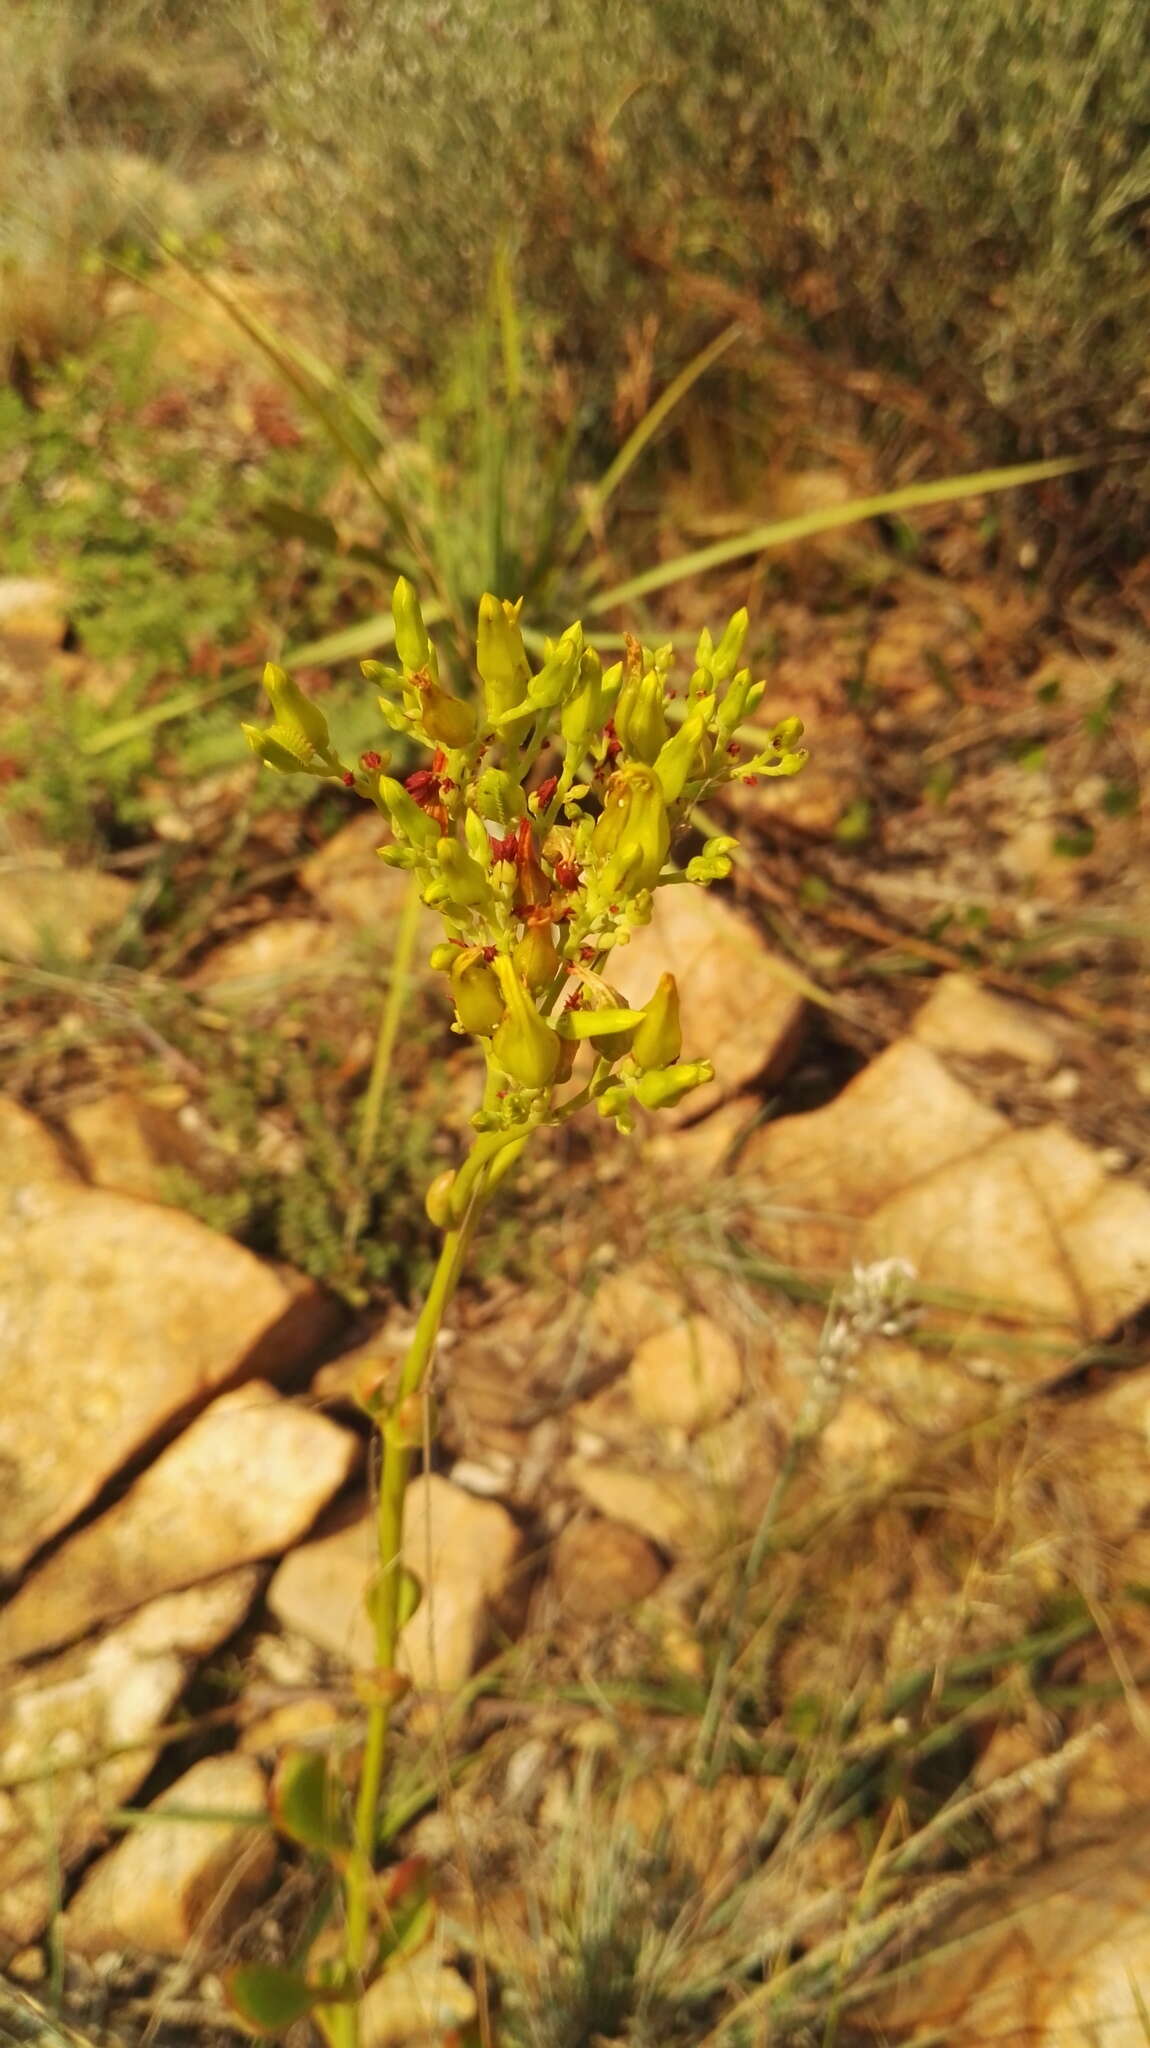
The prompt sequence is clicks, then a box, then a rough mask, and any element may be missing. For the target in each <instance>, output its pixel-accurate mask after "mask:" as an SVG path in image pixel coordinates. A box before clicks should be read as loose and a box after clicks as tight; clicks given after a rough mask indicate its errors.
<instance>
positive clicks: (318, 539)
mask: <svg viewBox="0 0 1150 2048" xmlns="http://www.w3.org/2000/svg"><path fill="white" fill-rule="evenodd" d="M256 518H257V519H258V520H259V522H260V525H261V526H266V527H267V528H268V530H269V532H271V533H278V534H280V535H281V536H282V537H283V538H284V539H285V540H306V542H307V544H308V546H309V547H312V548H322V550H323V551H324V553H325V554H329V555H338V554H339V553H340V552H341V542H340V536H339V528H338V527H337V526H336V525H335V523H334V522H333V521H332V520H330V519H325V518H324V517H323V515H322V513H319V512H309V511H308V509H307V506H306V505H294V504H292V502H291V501H290V499H288V498H266V499H265V500H264V503H263V504H262V505H259V506H257V507H256Z"/></svg>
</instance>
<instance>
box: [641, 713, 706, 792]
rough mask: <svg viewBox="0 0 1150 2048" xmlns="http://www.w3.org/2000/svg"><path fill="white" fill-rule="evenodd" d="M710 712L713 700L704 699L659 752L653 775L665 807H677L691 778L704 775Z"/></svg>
mask: <svg viewBox="0 0 1150 2048" xmlns="http://www.w3.org/2000/svg"><path fill="white" fill-rule="evenodd" d="M713 708H714V698H713V697H707V698H704V700H703V702H702V703H701V704H699V705H697V706H696V707H695V709H694V710H693V711H692V712H691V713H690V715H689V716H688V717H687V718H685V719H684V720H683V723H682V725H681V726H680V727H679V730H678V732H675V733H672V734H671V737H670V739H669V740H668V741H667V743H666V745H665V746H664V747H661V748H660V750H659V756H658V759H657V760H656V762H655V773H656V775H657V776H658V778H659V787H660V788H661V790H662V792H663V800H664V802H665V803H668V804H677V803H678V801H679V798H680V797H681V796H682V794H683V791H684V789H685V788H686V786H687V784H688V782H690V781H691V779H692V777H695V776H698V775H699V774H700V773H701V772H705V764H704V761H703V758H702V757H703V742H704V740H705V739H706V736H707V724H708V720H709V719H710V715H711V711H712V709H713Z"/></svg>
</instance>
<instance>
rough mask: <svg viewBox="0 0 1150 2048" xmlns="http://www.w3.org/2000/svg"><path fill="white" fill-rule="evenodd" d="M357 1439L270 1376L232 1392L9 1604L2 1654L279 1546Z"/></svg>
mask: <svg viewBox="0 0 1150 2048" xmlns="http://www.w3.org/2000/svg"><path fill="white" fill-rule="evenodd" d="M358 1450H359V1445H358V1440H357V1439H356V1438H355V1437H354V1436H352V1435H351V1433H350V1432H349V1431H348V1430H343V1429H338V1428H337V1427H336V1425H335V1424H334V1423H333V1422H328V1421H326V1420H325V1418H324V1417H323V1416H321V1415H314V1414H311V1413H310V1412H309V1411H308V1410H307V1409H306V1408H299V1407H295V1406H293V1405H292V1404H291V1403H290V1402H288V1401H283V1400H281V1399H280V1398H279V1396H278V1395H277V1394H276V1393H275V1392H274V1391H273V1389H272V1388H271V1387H269V1386H268V1385H266V1383H265V1382H264V1381H262V1380H255V1381H251V1382H249V1383H248V1384H247V1385H245V1386H242V1387H238V1388H237V1389H235V1391H234V1392H232V1393H229V1394H222V1395H221V1396H220V1398H219V1399H218V1400H217V1401H213V1403H212V1404H211V1406H210V1407H209V1408H206V1409H205V1410H204V1413H203V1414H202V1415H201V1416H199V1417H198V1419H197V1420H196V1421H195V1422H193V1423H192V1424H191V1426H190V1428H188V1429H186V1430H185V1431H184V1433H183V1435H182V1436H180V1437H178V1438H177V1439H176V1442H175V1443H174V1444H172V1445H170V1446H169V1448H168V1449H167V1450H166V1451H165V1452H163V1454H162V1455H161V1456H160V1457H159V1458H157V1459H156V1461H155V1463H154V1464H153V1465H151V1466H150V1467H149V1469H148V1470H147V1471H146V1472H145V1473H144V1475H143V1477H142V1478H141V1479H138V1480H137V1481H136V1483H135V1485H134V1486H133V1487H132V1488H131V1490H130V1491H129V1492H128V1493H127V1494H126V1495H125V1496H124V1498H123V1499H122V1500H120V1501H117V1503H116V1505H115V1506H114V1507H113V1508H110V1509H109V1510H108V1512H107V1514H105V1515H101V1516H100V1518H99V1519H98V1520H97V1521H95V1522H92V1523H90V1524H89V1525H88V1527H87V1528H85V1529H82V1530H81V1531H80V1532H79V1534H78V1535H76V1536H73V1537H72V1538H71V1540H70V1541H69V1542H66V1543H65V1544H64V1545H63V1548H62V1549H60V1550H57V1551H56V1552H55V1553H54V1555H53V1556H52V1557H50V1558H49V1559H48V1562H47V1563H46V1564H44V1565H42V1566H41V1568H40V1570H39V1571H37V1572H33V1574H32V1576H31V1578H30V1579H29V1580H28V1581H27V1582H26V1584H25V1585H23V1586H22V1587H21V1589H20V1591H19V1592H18V1593H17V1594H16V1597H15V1599H14V1600H12V1601H10V1602H9V1604H8V1606H7V1608H6V1609H5V1610H4V1611H3V1612H2V1613H0V1663H10V1662H12V1661H13V1660H14V1659H16V1658H21V1657H28V1656H32V1655H34V1654H35V1653H37V1652H38V1651H41V1650H46V1649H51V1648H52V1647H53V1646H54V1645H55V1644H57V1643H62V1642H67V1641H68V1639H69V1638H70V1637H73V1636H78V1635H84V1634H87V1633H88V1632H89V1631H90V1630H91V1629H93V1628H95V1627H96V1626H97V1624H98V1623H100V1622H102V1621H106V1620H107V1619H108V1618H109V1617H111V1616H114V1615H118V1614H123V1613H126V1612H127V1611H129V1610H130V1609H131V1608H133V1607H139V1606H141V1605H142V1604H143V1602H144V1601H145V1600H154V1599H156V1598H158V1596H159V1595H160V1594H161V1593H169V1592H175V1591H176V1590H177V1589H178V1588H179V1587H181V1586H188V1585H195V1584H196V1583H197V1582H198V1581H199V1580H201V1579H209V1578H212V1577H214V1576H215V1575H216V1574H217V1573H218V1572H222V1571H225V1570H227V1569H228V1568H230V1567H231V1566H233V1565H241V1564H249V1563H252V1562H254V1560H255V1559H257V1558H261V1557H270V1556H274V1555H275V1554H276V1553H277V1552H279V1551H282V1550H285V1549H286V1548H287V1546H288V1545H289V1544H290V1543H293V1542H295V1541H296V1539H297V1538H298V1537H300V1536H301V1535H303V1534H304V1533H305V1532H306V1531H307V1530H308V1529H309V1528H310V1527H311V1525H312V1523H313V1522H314V1520H315V1518H316V1516H317V1514H318V1513H319V1511H320V1509H321V1508H322V1507H324V1506H326V1504H327V1502H328V1501H329V1500H330V1498H331V1496H332V1495H333V1494H334V1493H335V1492H336V1491H337V1490H338V1489H339V1487H340V1486H342V1484H343V1482H344V1480H345V1479H346V1478H347V1476H348V1474H349V1472H350V1471H351V1469H352V1466H353V1464H354V1463H355V1461H356V1458H357V1455H358Z"/></svg>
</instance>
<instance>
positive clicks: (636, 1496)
mask: <svg viewBox="0 0 1150 2048" xmlns="http://www.w3.org/2000/svg"><path fill="white" fill-rule="evenodd" d="M563 1477H564V1479H565V1480H566V1481H567V1484H568V1485H569V1486H573V1487H574V1488H575V1491H576V1492H577V1493H580V1494H582V1496H583V1499H584V1500H586V1501H589V1502H590V1504H591V1506H592V1507H593V1508H598V1510H599V1513H600V1514H601V1515H606V1516H607V1517H608V1519H609V1520H611V1521H616V1522H625V1523H626V1524H627V1525H628V1527H629V1528H632V1529H637V1530H638V1532H639V1534H640V1535H641V1536H649V1537H650V1539H651V1541H652V1543H657V1544H658V1546H659V1548H660V1550H666V1551H669V1552H670V1553H671V1554H672V1555H678V1554H681V1553H682V1552H683V1551H684V1550H687V1549H689V1547H690V1545H691V1542H692V1539H695V1538H697V1537H698V1535H699V1533H700V1529H701V1528H705V1527H707V1526H708V1517H707V1513H706V1503H705V1501H704V1498H703V1495H702V1491H701V1489H700V1488H699V1487H698V1486H697V1485H696V1484H695V1483H694V1482H693V1481H691V1480H690V1479H688V1478H686V1477H680V1476H679V1475H677V1474H675V1475H672V1474H670V1473H657V1472H637V1471H635V1470H634V1469H632V1468H631V1467H629V1466H626V1465H616V1464H609V1463H607V1462H603V1463H600V1462H599V1461H598V1460H597V1459H593V1458H568V1460H567V1462H566V1464H565V1466H564V1468H563Z"/></svg>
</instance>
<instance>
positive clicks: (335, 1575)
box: [268, 1473, 522, 1690]
mask: <svg viewBox="0 0 1150 2048" xmlns="http://www.w3.org/2000/svg"><path fill="white" fill-rule="evenodd" d="M521 1548H522V1538H521V1535H520V1532H519V1529H518V1528H517V1526H516V1524H515V1523H514V1522H513V1521H512V1519H511V1516H510V1515H509V1514H508V1513H507V1510H506V1509H505V1508H503V1507H501V1506H500V1505H499V1503H498V1502H497V1501H492V1500H478V1499H476V1497H475V1496H474V1494H470V1493H466V1492H465V1491H464V1489H463V1488H462V1487H460V1486H453V1485H452V1483H451V1481H450V1480H448V1479H443V1478H441V1477H440V1476H439V1474H438V1473H431V1474H430V1475H427V1476H425V1477H422V1478H420V1479H417V1480H416V1481H415V1482H414V1483H413V1484H412V1486H411V1488H410V1490H409V1492H408V1498H407V1510H406V1514H405V1518H404V1540H403V1557H404V1563H405V1565H406V1566H407V1568H408V1570H409V1571H411V1572H414V1574H415V1576H416V1577H417V1578H418V1579H419V1581H420V1584H421V1585H422V1586H423V1588H424V1597H423V1599H422V1601H421V1603H420V1606H419V1608H418V1610H417V1612H416V1613H415V1614H414V1615H413V1616H412V1618H411V1620H410V1621H409V1622H408V1624H407V1627H406V1628H405V1629H404V1631H403V1633H402V1636H401V1637H400V1652H399V1663H400V1667H401V1669H402V1670H404V1671H406V1672H407V1673H408V1674H409V1676H410V1677H411V1679H412V1680H413V1682H414V1683H415V1684H416V1685H417V1686H421V1687H428V1688H432V1689H437V1690H447V1689H448V1688H449V1687H452V1686H457V1685H462V1684H463V1682H464V1680H465V1679H467V1678H469V1677H470V1675H471V1673H472V1671H473V1670H474V1669H475V1667H476V1664H477V1663H478V1662H479V1660H480V1658H481V1657H482V1655H483V1651H484V1648H485V1646H486V1643H487V1639H488V1636H489V1634H490V1630H491V1625H492V1620H493V1617H494V1616H495V1614H496V1613H497V1612H499V1611H500V1610H501V1609H502V1608H503V1607H504V1606H505V1604H508V1603H509V1599H510V1595H511V1590H512V1587H511V1581H512V1575H513V1572H514V1567H515V1565H516V1562H517V1560H518V1557H519V1554H520V1550H521ZM375 1570H376V1564H375V1521H374V1517H373V1516H370V1515H365V1516H364V1517H363V1518H362V1519H361V1520H359V1521H357V1522H353V1523H351V1524H350V1525H349V1526H348V1527H347V1528H344V1529H340V1530H337V1531H336V1533H335V1534H334V1535H331V1536H324V1537H320V1538H319V1539H317V1541H315V1542H314V1543H305V1544H302V1545H301V1546H300V1548H299V1549H298V1550H294V1551H293V1552H292V1553H291V1555H290V1556H289V1557H287V1558H285V1559H284V1562H283V1564H282V1565H281V1566H280V1568H279V1570H278V1571H277V1573H276V1574H275V1577H274V1578H273V1579H272V1582H271V1585H270V1586H269V1587H268V1605H269V1607H270V1608H271V1610H272V1613H273V1614H274V1615H275V1616H276V1617H277V1619H278V1620H279V1621H281V1622H282V1623H283V1624H284V1626H285V1627H286V1628H290V1629H293V1630H295V1631H296V1632H297V1634H299V1635H302V1636H305V1637H306V1638H307V1640H308V1641H309V1642H313V1643H318V1644H319V1646H320V1648H321V1649H324V1650H328V1651H330V1652H331V1653H332V1654H333V1655H334V1656H337V1657H341V1658H344V1659H346V1660H347V1661H348V1662H349V1663H351V1664H352V1665H354V1666H356V1667H357V1668H361V1669H369V1668H370V1667H371V1666H372V1665H374V1663H375V1639H374V1634H373V1631H372V1628H371V1624H370V1622H369V1620H368V1616H367V1608H366V1604H365V1603H366V1598H367V1593H368V1589H369V1587H370V1584H371V1581H372V1578H373V1576H374V1574H375Z"/></svg>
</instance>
